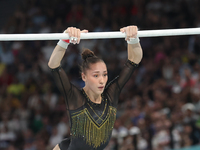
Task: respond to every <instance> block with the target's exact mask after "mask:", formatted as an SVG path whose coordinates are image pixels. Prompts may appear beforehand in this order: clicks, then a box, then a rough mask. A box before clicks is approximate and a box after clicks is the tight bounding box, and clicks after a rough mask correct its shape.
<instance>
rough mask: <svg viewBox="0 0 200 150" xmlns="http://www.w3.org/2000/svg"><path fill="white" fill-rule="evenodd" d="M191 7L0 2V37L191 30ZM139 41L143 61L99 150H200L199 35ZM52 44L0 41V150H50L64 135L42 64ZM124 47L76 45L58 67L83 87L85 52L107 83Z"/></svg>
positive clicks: (199, 21)
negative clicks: (103, 68) (97, 60)
mask: <svg viewBox="0 0 200 150" xmlns="http://www.w3.org/2000/svg"><path fill="white" fill-rule="evenodd" d="M199 10H200V1H199V0H109V1H108V0H101V1H99V0H50V1H47V0H0V33H1V34H3V33H6V34H7V33H12V34H15V33H24V34H25V33H54V32H55V33H61V32H63V31H64V30H65V29H66V28H67V27H70V26H74V27H78V28H80V29H88V30H89V31H91V32H95V31H98V32H103V31H119V29H120V28H121V27H124V26H128V25H137V26H138V28H139V30H146V29H149V30H153V29H173V28H174V29H178V28H190V27H191V28H194V27H200V11H199ZM140 41H141V45H142V48H143V51H144V57H143V59H142V62H141V63H140V65H139V67H138V69H137V70H136V71H135V73H134V74H133V76H132V77H131V79H130V80H129V82H128V83H127V84H126V86H125V87H124V89H123V91H122V93H121V96H120V99H119V107H118V113H117V120H116V122H115V126H114V130H113V136H112V139H111V141H110V143H109V145H108V146H107V148H106V150H136V149H137V150H152V149H153V150H169V149H180V148H186V149H187V150H190V149H191V150H192V149H200V147H199V146H198V145H199V144H200V97H199V96H200V59H199V55H200V36H198V35H196V36H176V37H157V38H140ZM56 43H57V41H28V42H16V41H14V42H0V150H51V149H52V148H53V147H54V146H55V145H56V144H57V143H59V142H60V141H61V140H62V139H63V138H66V137H69V124H68V117H67V115H66V107H65V103H64V99H63V97H62V95H61V94H60V93H59V91H58V89H57V87H56V85H55V82H54V80H53V78H52V76H51V71H50V70H49V68H48V66H47V63H48V59H49V57H50V55H51V53H52V51H53V49H54V47H55V45H56ZM126 46H127V44H126V42H125V40H124V39H109V40H106V39H104V40H82V41H81V43H80V44H79V45H75V46H74V45H70V46H69V48H68V49H67V51H66V54H65V56H64V59H63V61H62V66H63V68H64V69H65V71H66V72H67V74H68V76H69V78H70V80H71V82H72V83H73V84H75V85H77V86H78V87H83V86H84V83H83V82H82V81H81V79H80V75H79V64H80V63H81V59H80V55H79V54H80V52H81V51H82V49H83V48H89V49H91V50H93V51H94V52H95V54H96V55H98V56H101V57H102V58H103V59H104V61H105V62H106V63H107V68H108V72H109V81H110V80H111V79H113V78H114V77H115V76H117V75H118V74H119V72H120V70H121V68H122V66H123V64H124V62H125V61H126V59H127V52H126V51H127V49H126ZM97 136H98V135H97ZM193 146H194V147H193ZM187 147H189V148H187ZM192 147H193V148H192Z"/></svg>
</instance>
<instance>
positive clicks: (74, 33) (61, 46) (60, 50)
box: [48, 27, 88, 69]
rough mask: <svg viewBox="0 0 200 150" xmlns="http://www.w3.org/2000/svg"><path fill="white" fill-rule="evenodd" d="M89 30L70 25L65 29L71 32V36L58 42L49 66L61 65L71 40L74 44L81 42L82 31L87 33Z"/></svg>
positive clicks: (66, 31)
mask: <svg viewBox="0 0 200 150" xmlns="http://www.w3.org/2000/svg"><path fill="white" fill-rule="evenodd" d="M87 32H88V31H87V30H82V31H80V29H77V28H74V27H69V28H67V30H65V31H64V33H67V34H69V36H70V37H71V39H70V40H60V41H59V42H58V45H57V46H56V47H55V49H54V50H53V53H52V54H51V57H50V59H49V62H48V66H49V67H50V68H52V69H54V68H57V67H59V66H60V62H61V60H62V58H63V56H64V54H65V50H66V49H67V47H68V45H69V42H70V43H73V44H79V42H80V33H87Z"/></svg>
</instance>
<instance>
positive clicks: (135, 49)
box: [120, 26, 143, 64]
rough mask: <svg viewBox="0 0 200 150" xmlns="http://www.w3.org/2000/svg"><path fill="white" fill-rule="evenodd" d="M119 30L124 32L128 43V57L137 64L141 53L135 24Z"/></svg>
mask: <svg viewBox="0 0 200 150" xmlns="http://www.w3.org/2000/svg"><path fill="white" fill-rule="evenodd" d="M120 31H121V32H125V33H126V39H125V40H126V41H127V44H128V59H129V60H130V61H132V62H134V63H136V64H139V63H140V61H141V59H142V56H143V53H142V48H141V46H140V43H139V38H138V37H137V32H138V28H137V26H128V27H124V28H121V29H120Z"/></svg>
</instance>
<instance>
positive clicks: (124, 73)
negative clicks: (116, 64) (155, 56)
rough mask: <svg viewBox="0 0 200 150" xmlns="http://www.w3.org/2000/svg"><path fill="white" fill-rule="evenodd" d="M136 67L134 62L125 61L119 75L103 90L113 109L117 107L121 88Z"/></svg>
mask: <svg viewBox="0 0 200 150" xmlns="http://www.w3.org/2000/svg"><path fill="white" fill-rule="evenodd" d="M137 66H138V65H137V64H135V63H134V62H131V61H130V60H127V61H126V63H125V64H124V67H123V68H122V70H121V72H120V74H119V75H118V76H117V77H116V78H115V79H113V80H112V81H110V82H109V83H108V84H107V86H106V88H105V93H106V94H107V96H108V98H109V100H110V101H111V102H112V103H113V104H114V106H115V107H116V106H117V103H118V99H119V94H120V92H121V90H122V88H123V87H124V85H125V84H126V83H127V82H128V80H129V79H130V77H131V75H132V74H133V72H134V70H135V68H136V67H137Z"/></svg>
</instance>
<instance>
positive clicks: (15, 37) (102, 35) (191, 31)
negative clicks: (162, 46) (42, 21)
mask: <svg viewBox="0 0 200 150" xmlns="http://www.w3.org/2000/svg"><path fill="white" fill-rule="evenodd" d="M196 34H200V28H183V29H163V30H143V31H138V37H158V36H179V35H196ZM110 38H125V33H121V32H116V31H115V32H89V33H81V39H110ZM59 39H69V36H68V34H63V33H47V34H41V33H38V34H0V41H33V40H59Z"/></svg>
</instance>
